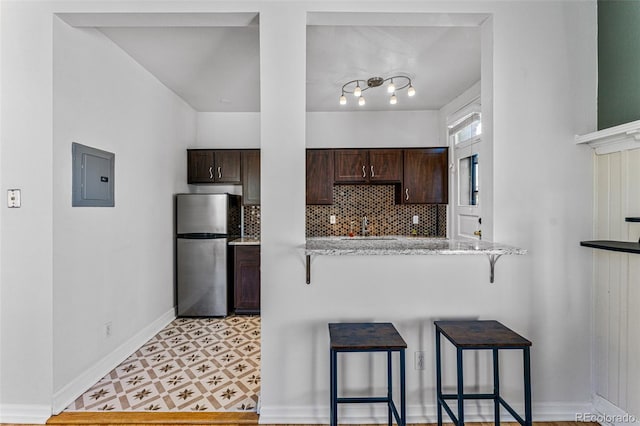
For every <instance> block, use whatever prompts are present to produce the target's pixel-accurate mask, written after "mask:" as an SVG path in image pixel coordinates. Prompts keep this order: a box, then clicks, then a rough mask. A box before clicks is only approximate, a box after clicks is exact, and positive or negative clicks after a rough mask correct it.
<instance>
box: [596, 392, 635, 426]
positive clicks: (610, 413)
mask: <svg viewBox="0 0 640 426" xmlns="http://www.w3.org/2000/svg"><path fill="white" fill-rule="evenodd" d="M593 408H594V411H595V414H593V417H590V418H587V419H584V421H590V422H598V423H600V424H601V425H612V426H621V425H626V426H628V425H629V423H636V422H638V420H639V419H638V418H637V417H636V416H634V415H633V414H629V413H627V412H626V411H624V410H623V409H622V408H620V407H618V406H617V405H615V404H614V403H612V402H611V401H609V400H607V399H604V398H603V397H601V396H600V395H598V394H596V395H594V396H593Z"/></svg>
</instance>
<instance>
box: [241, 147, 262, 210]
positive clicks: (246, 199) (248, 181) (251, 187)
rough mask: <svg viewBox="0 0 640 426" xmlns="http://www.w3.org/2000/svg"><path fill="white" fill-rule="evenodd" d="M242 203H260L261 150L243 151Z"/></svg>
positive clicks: (247, 204)
mask: <svg viewBox="0 0 640 426" xmlns="http://www.w3.org/2000/svg"><path fill="white" fill-rule="evenodd" d="M242 204H244V205H245V206H259V205H260V150H258V149H252V150H248V151H242Z"/></svg>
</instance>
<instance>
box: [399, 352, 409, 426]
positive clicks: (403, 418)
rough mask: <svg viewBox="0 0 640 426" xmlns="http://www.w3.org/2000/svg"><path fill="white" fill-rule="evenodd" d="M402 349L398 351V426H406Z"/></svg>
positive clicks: (404, 367) (403, 355)
mask: <svg viewBox="0 0 640 426" xmlns="http://www.w3.org/2000/svg"><path fill="white" fill-rule="evenodd" d="M404 352H405V351H404V349H400V419H401V422H400V423H402V424H399V425H398V426H406V424H407V402H406V400H407V398H406V396H407V395H406V382H405V369H406V366H405V353H404Z"/></svg>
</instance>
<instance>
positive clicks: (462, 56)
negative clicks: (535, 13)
mask: <svg viewBox="0 0 640 426" xmlns="http://www.w3.org/2000/svg"><path fill="white" fill-rule="evenodd" d="M99 29H100V31H102V32H103V33H104V34H105V35H106V36H107V37H109V38H110V39H111V40H113V41H114V42H115V43H116V44H117V45H118V46H120V47H121V48H122V49H123V50H124V51H126V52H127V53H128V54H129V55H130V56H131V57H132V58H133V59H134V60H136V61H137V62H138V63H140V64H141V65H142V66H143V67H144V68H146V69H147V70H148V71H149V72H150V73H151V74H153V75H154V76H156V78H158V80H160V81H161V82H162V83H163V84H164V85H166V86H167V87H168V88H169V89H171V90H173V91H174V92H175V93H176V94H177V95H178V96H180V97H181V98H183V99H184V100H185V101H186V102H187V103H188V104H189V105H191V106H192V107H193V108H194V109H195V110H196V111H199V112H251V111H259V110H260V56H259V55H260V43H259V37H260V35H259V26H258V25H256V24H255V23H251V24H249V25H245V26H185V27H180V26H144V27H143V26H140V27H135V26H128V27H115V26H109V27H101V28H99ZM397 74H402V75H406V76H409V77H411V78H412V80H413V85H414V87H415V89H416V95H415V96H414V97H413V98H408V97H406V93H398V104H397V105H389V102H388V95H387V94H386V90H384V89H383V88H377V89H371V90H368V91H367V92H366V98H367V104H366V105H365V106H364V107H358V106H357V104H356V102H354V101H353V100H352V97H350V98H348V104H347V105H344V106H341V105H339V103H338V98H339V96H340V94H341V87H342V85H343V84H344V83H346V82H347V81H349V80H354V79H364V80H366V79H368V78H369V77H373V76H380V77H388V76H391V75H397ZM306 78H307V110H308V111H340V110H369V111H371V110H430V109H439V108H441V107H442V106H443V105H445V104H447V103H448V102H450V101H451V100H453V99H454V98H455V97H456V96H458V95H459V94H461V93H462V92H463V91H464V90H466V89H467V88H469V87H471V86H472V85H473V84H474V83H475V82H477V81H478V80H480V29H479V27H478V26H459V27H458V26H421V27H389V26H349V25H339V26H332V25H309V26H308V27H307V76H306Z"/></svg>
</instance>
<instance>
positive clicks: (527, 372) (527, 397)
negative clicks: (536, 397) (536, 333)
mask: <svg viewBox="0 0 640 426" xmlns="http://www.w3.org/2000/svg"><path fill="white" fill-rule="evenodd" d="M523 351H524V353H523V358H524V359H523V361H524V413H525V414H524V420H525V424H526V426H531V425H532V423H533V415H532V413H531V358H530V353H529V347H528V346H527V347H525V348H524V349H523Z"/></svg>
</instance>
